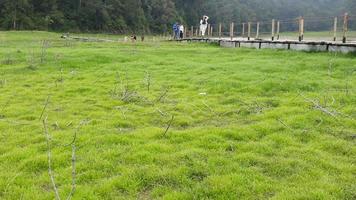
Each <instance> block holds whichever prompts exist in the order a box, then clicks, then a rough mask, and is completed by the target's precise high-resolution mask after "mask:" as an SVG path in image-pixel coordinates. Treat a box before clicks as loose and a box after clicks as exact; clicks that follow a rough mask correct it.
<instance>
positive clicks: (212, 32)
mask: <svg viewBox="0 0 356 200" xmlns="http://www.w3.org/2000/svg"><path fill="white" fill-rule="evenodd" d="M210 34H211V37H213V36H214V27H213V26H211V31H210Z"/></svg>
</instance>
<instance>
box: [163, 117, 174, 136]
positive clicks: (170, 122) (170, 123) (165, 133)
mask: <svg viewBox="0 0 356 200" xmlns="http://www.w3.org/2000/svg"><path fill="white" fill-rule="evenodd" d="M173 120H174V115H172V118H171V120H170V121H169V122H168V126H167V128H166V131H165V132H164V133H163V136H166V135H167V133H168V131H169V128H171V126H172V123H173Z"/></svg>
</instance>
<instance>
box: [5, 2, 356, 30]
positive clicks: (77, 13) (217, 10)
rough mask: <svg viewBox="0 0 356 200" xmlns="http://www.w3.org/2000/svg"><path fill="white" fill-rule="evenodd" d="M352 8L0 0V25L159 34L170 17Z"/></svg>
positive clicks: (189, 19)
mask: <svg viewBox="0 0 356 200" xmlns="http://www.w3.org/2000/svg"><path fill="white" fill-rule="evenodd" d="M345 11H349V12H356V1H355V0H1V1H0V28H1V29H3V30H9V29H17V30H24V29H36V30H54V31H99V32H117V33H127V32H146V33H151V32H157V33H158V32H162V31H165V30H170V27H171V24H172V23H173V22H174V21H180V22H181V23H185V24H188V25H189V26H190V25H197V24H198V22H199V18H200V17H201V15H203V14H207V15H209V16H210V17H211V22H213V23H217V22H225V23H228V22H231V21H234V22H242V21H247V20H266V19H272V18H278V19H290V18H294V17H297V16H301V15H305V16H318V17H320V16H335V15H340V14H342V13H343V12H345Z"/></svg>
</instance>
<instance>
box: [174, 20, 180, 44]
mask: <svg viewBox="0 0 356 200" xmlns="http://www.w3.org/2000/svg"><path fill="white" fill-rule="evenodd" d="M179 27H180V26H179V24H178V23H177V22H176V23H174V24H173V33H174V39H175V40H177V39H178V38H179Z"/></svg>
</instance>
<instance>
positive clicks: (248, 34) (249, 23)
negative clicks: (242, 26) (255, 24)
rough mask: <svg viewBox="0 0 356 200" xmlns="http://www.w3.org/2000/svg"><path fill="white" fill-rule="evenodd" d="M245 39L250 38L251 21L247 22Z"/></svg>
mask: <svg viewBox="0 0 356 200" xmlns="http://www.w3.org/2000/svg"><path fill="white" fill-rule="evenodd" d="M247 25H248V26H247V40H250V38H251V22H248V24H247Z"/></svg>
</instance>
